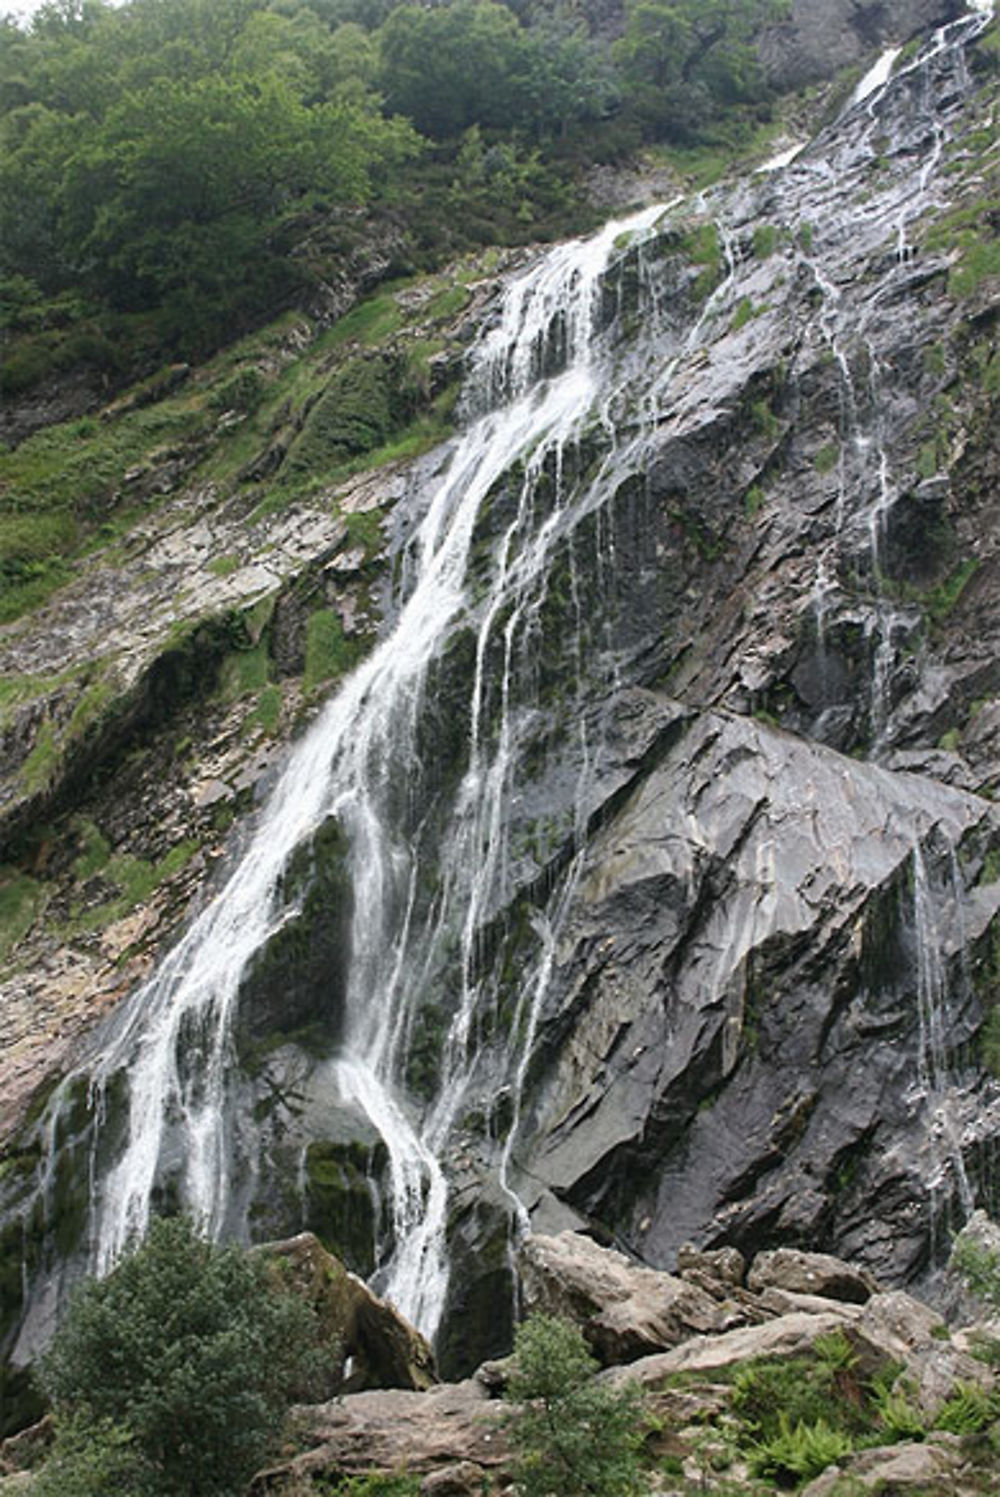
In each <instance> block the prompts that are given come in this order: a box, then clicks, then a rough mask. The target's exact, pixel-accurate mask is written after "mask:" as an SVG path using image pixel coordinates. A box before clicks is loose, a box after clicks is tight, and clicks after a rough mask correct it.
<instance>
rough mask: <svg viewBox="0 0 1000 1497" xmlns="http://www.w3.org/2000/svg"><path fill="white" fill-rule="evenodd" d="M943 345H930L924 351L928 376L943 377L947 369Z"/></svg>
mask: <svg viewBox="0 0 1000 1497" xmlns="http://www.w3.org/2000/svg"><path fill="white" fill-rule="evenodd" d="M946 367H947V366H946V363H945V351H944V344H943V343H929V344H928V345H927V346H926V348H925V349H924V368H925V369H926V371H927V373H928V374H934V375H941V374H944V372H945V369H946Z"/></svg>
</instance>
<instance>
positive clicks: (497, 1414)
mask: <svg viewBox="0 0 1000 1497" xmlns="http://www.w3.org/2000/svg"><path fill="white" fill-rule="evenodd" d="M504 1412H505V1411H504V1409H503V1406H502V1405H501V1404H498V1403H495V1402H490V1401H489V1398H488V1395H487V1392H486V1390H485V1388H484V1387H483V1386H482V1384H480V1383H478V1382H477V1381H476V1380H475V1379H471V1378H470V1379H469V1380H467V1381H466V1382H463V1383H457V1384H445V1385H442V1386H441V1387H439V1388H433V1389H431V1390H430V1391H429V1392H427V1393H396V1392H373V1393H355V1394H352V1395H351V1396H349V1397H346V1398H343V1399H337V1400H336V1402H334V1403H328V1404H322V1405H319V1406H316V1407H313V1408H309V1409H302V1410H299V1411H298V1420H299V1425H300V1429H301V1430H303V1433H304V1436H305V1438H306V1439H307V1440H308V1441H309V1443H310V1446H311V1448H310V1449H308V1450H306V1451H305V1452H304V1453H303V1454H301V1455H299V1456H296V1457H295V1459H294V1460H293V1461H291V1462H288V1463H285V1464H282V1465H281V1466H279V1467H275V1468H274V1469H273V1470H270V1471H264V1472H262V1473H261V1475H260V1476H258V1477H257V1478H256V1480H255V1481H254V1482H253V1484H252V1486H251V1489H250V1491H251V1497H262V1494H264V1493H270V1492H273V1493H283V1492H286V1491H288V1490H289V1488H290V1487H291V1486H292V1484H293V1483H294V1482H303V1483H304V1482H305V1481H307V1480H308V1478H309V1477H310V1476H311V1475H316V1476H320V1477H322V1478H323V1479H324V1480H328V1479H330V1478H331V1477H333V1478H337V1477H341V1478H342V1477H345V1476H351V1475H354V1474H356V1473H359V1472H363V1471H371V1470H373V1469H374V1470H376V1471H390V1472H393V1471H396V1472H398V1471H400V1470H404V1469H405V1470H406V1471H409V1472H411V1473H412V1474H414V1475H424V1474H425V1473H429V1472H437V1473H438V1479H439V1481H440V1480H441V1479H442V1477H443V1476H444V1473H445V1472H450V1473H451V1479H452V1480H454V1479H455V1468H456V1467H460V1468H465V1469H466V1470H467V1468H468V1466H470V1465H471V1466H473V1467H475V1469H476V1473H477V1476H478V1477H479V1478H480V1479H481V1478H482V1476H483V1475H484V1473H486V1472H488V1471H490V1470H492V1469H494V1468H495V1467H497V1466H499V1465H500V1464H501V1462H502V1461H503V1459H504V1456H505V1444H504V1439H503V1430H502V1422H503V1417H504Z"/></svg>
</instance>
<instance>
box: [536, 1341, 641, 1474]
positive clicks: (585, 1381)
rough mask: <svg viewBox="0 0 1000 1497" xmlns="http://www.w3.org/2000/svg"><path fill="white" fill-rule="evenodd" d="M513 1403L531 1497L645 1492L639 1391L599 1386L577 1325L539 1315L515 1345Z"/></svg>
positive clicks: (595, 1367) (592, 1361)
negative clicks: (642, 1488)
mask: <svg viewBox="0 0 1000 1497" xmlns="http://www.w3.org/2000/svg"><path fill="white" fill-rule="evenodd" d="M514 1358H515V1370H514V1372H513V1374H512V1375H511V1378H510V1381H509V1383H508V1385H507V1392H506V1397H507V1398H508V1399H511V1400H513V1401H514V1402H517V1403H519V1404H520V1405H521V1407H520V1408H519V1409H518V1410H517V1411H516V1412H512V1413H511V1415H510V1417H509V1419H508V1423H507V1430H508V1438H509V1440H510V1444H511V1447H512V1450H513V1452H514V1480H515V1482H516V1484H517V1486H518V1488H519V1490H520V1491H521V1492H522V1493H523V1494H524V1497H580V1494H581V1493H587V1492H590V1493H594V1494H595V1497H631V1494H632V1493H634V1492H636V1491H637V1490H638V1486H639V1476H640V1471H639V1446H640V1445H641V1443H642V1430H641V1416H642V1403H641V1399H640V1395H639V1393H638V1390H637V1389H636V1388H634V1387H625V1388H610V1387H606V1386H604V1385H603V1384H601V1383H598V1382H597V1381H595V1378H594V1373H595V1372H596V1371H597V1364H596V1363H595V1362H594V1360H593V1358H592V1357H591V1356H590V1355H589V1353H588V1351H587V1346H586V1343H585V1341H584V1339H583V1336H582V1334H581V1333H580V1331H579V1330H578V1329H577V1327H576V1326H574V1325H571V1324H569V1322H567V1321H564V1320H559V1319H556V1318H554V1317H552V1316H548V1315H532V1316H530V1317H529V1319H528V1320H526V1321H525V1322H524V1324H523V1325H522V1326H520V1327H519V1329H518V1331H517V1336H516V1338H515V1343H514Z"/></svg>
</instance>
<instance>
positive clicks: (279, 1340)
mask: <svg viewBox="0 0 1000 1497" xmlns="http://www.w3.org/2000/svg"><path fill="white" fill-rule="evenodd" d="M321 1364H322V1356H321V1353H320V1350H319V1348H318V1345H317V1338H316V1331H315V1324H314V1321H313V1319H312V1315H311V1312H310V1311H309V1309H308V1308H307V1306H306V1305H305V1304H304V1302H303V1301H302V1300H300V1299H297V1298H295V1297H293V1296H292V1295H290V1294H288V1293H283V1292H281V1291H280V1290H279V1289H278V1288H276V1286H275V1284H274V1282H273V1280H272V1277H271V1274H270V1272H269V1270H268V1269H267V1267H266V1265H265V1264H264V1262H263V1261H262V1260H260V1259H256V1258H253V1257H250V1256H248V1255H247V1254H245V1253H244V1252H243V1251H242V1250H241V1249H239V1248H238V1247H234V1246H230V1247H218V1246H215V1245H213V1244H211V1243H208V1242H205V1241H203V1240H202V1239H201V1238H199V1237H198V1235H197V1234H196V1232H195V1231H194V1229H193V1228H192V1226H191V1224H190V1223H189V1222H187V1221H186V1220H184V1219H181V1218H174V1219H169V1220H159V1221H155V1222H154V1223H153V1225H152V1227H151V1229H150V1233H149V1236H148V1237H147V1239H146V1241H145V1242H144V1243H143V1244H142V1245H141V1246H140V1247H137V1248H136V1249H135V1250H134V1251H133V1252H132V1253H131V1254H130V1255H129V1256H128V1257H126V1258H125V1259H124V1260H123V1261H122V1262H121V1263H120V1264H119V1265H118V1267H117V1268H116V1269H115V1270H114V1271H113V1273H111V1274H110V1275H109V1276H108V1277H107V1278H106V1279H104V1280H103V1281H100V1282H97V1281H88V1282H87V1283H85V1284H84V1285H83V1286H82V1288H81V1290H80V1291H79V1293H78V1294H77V1296H76V1297H75V1299H74V1300H73V1302H72V1305H71V1308H70V1310H69V1313H68V1314H67V1317H66V1319H65V1320H64V1322H63V1324H62V1325H61V1326H60V1328H59V1331H58V1332H57V1334H56V1337H55V1340H54V1341H53V1344H52V1346H51V1348H50V1350H49V1351H48V1353H47V1354H46V1356H45V1357H44V1358H43V1359H42V1362H41V1366H40V1374H39V1375H40V1379H41V1382H42V1386H43V1388H44V1390H45V1392H46V1393H47V1394H48V1395H49V1397H50V1398H51V1399H52V1401H53V1403H54V1404H55V1406H56V1410H57V1412H58V1414H59V1416H60V1423H61V1424H62V1425H63V1427H64V1430H65V1433H64V1436H63V1448H62V1450H61V1451H60V1452H57V1455H58V1463H57V1465H56V1466H55V1467H54V1471H55V1472H56V1473H57V1474H55V1475H52V1476H51V1477H50V1478H47V1479H49V1480H50V1481H51V1482H55V1483H56V1485H53V1486H51V1487H50V1490H52V1491H53V1492H55V1491H56V1490H58V1491H59V1492H60V1493H62V1494H65V1493H68V1492H74V1493H75V1492H79V1493H80V1494H81V1497H83V1494H85V1493H90V1492H94V1493H95V1494H96V1493H97V1492H98V1491H100V1492H102V1493H103V1492H105V1491H107V1492H115V1493H117V1492H119V1491H120V1492H122V1493H123V1494H124V1493H126V1492H127V1493H129V1494H132V1493H144V1492H146V1491H150V1492H155V1493H156V1494H158V1497H161V1494H162V1497H196V1494H197V1497H210V1494H218V1497H224V1494H229V1493H237V1492H239V1491H240V1490H242V1487H243V1484H244V1483H245V1481H246V1480H247V1478H248V1477H249V1476H250V1475H252V1473H253V1472H254V1470H256V1468H257V1467H258V1466H259V1464H260V1463H261V1461H262V1460H263V1458H264V1456H265V1454H266V1452H267V1449H268V1446H269V1445H270V1443H271V1441H272V1440H273V1438H274V1436H275V1434H276V1433H277V1430H278V1427H279V1425H280V1422H281V1420H282V1417H283V1415H284V1413H285V1410H286V1408H287V1407H288V1405H289V1404H290V1403H291V1402H292V1401H293V1400H294V1399H295V1398H296V1397H297V1396H302V1395H305V1394H307V1393H308V1391H309V1389H310V1386H311V1384H312V1380H313V1379H314V1377H315V1376H317V1375H318V1373H319V1370H320V1367H321ZM60 1471H64V1472H68V1473H69V1474H68V1475H65V1474H64V1475H63V1476H59V1475H58V1473H59V1472H60ZM102 1473H104V1474H103V1475H102ZM60 1480H62V1481H63V1482H64V1484H63V1485H62V1486H59V1485H58V1482H59V1481H60ZM88 1481H90V1482H91V1485H90V1486H88V1485H87V1482H88ZM74 1482H75V1483H76V1485H75V1486H74V1485H73V1483H74ZM102 1482H104V1483H105V1485H101V1483H102ZM116 1483H118V1484H117V1485H116Z"/></svg>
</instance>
